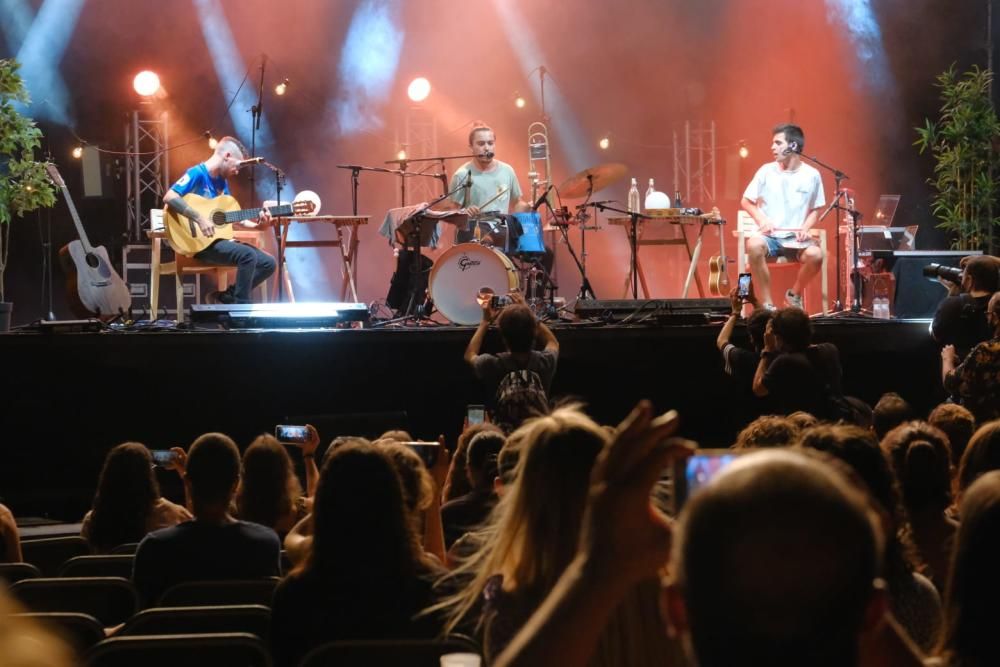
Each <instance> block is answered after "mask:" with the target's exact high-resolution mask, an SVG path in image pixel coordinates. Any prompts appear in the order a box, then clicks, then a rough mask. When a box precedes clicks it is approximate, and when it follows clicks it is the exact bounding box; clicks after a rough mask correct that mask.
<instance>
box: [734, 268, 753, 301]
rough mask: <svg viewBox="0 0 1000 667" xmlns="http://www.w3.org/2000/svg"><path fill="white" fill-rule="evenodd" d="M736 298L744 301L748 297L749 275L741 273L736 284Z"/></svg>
mask: <svg viewBox="0 0 1000 667" xmlns="http://www.w3.org/2000/svg"><path fill="white" fill-rule="evenodd" d="M736 296H738V297H740V298H741V299H746V298H748V297H749V296H750V274H749V273H741V274H740V277H739V280H738V281H737V283H736Z"/></svg>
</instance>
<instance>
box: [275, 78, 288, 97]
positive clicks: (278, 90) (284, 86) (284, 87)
mask: <svg viewBox="0 0 1000 667" xmlns="http://www.w3.org/2000/svg"><path fill="white" fill-rule="evenodd" d="M287 92H288V79H284V80H283V81H282V82H281V83H279V84H278V85H277V86H275V87H274V94H275V95H278V96H281V95H284V94H285V93H287Z"/></svg>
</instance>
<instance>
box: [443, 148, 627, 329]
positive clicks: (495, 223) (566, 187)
mask: <svg viewBox="0 0 1000 667" xmlns="http://www.w3.org/2000/svg"><path fill="white" fill-rule="evenodd" d="M626 172H627V167H626V166H625V165H623V164H618V163H612V164H603V165H599V166H596V167H591V168H589V169H585V170H583V171H581V172H580V173H578V174H574V175H573V176H571V177H570V178H568V179H567V180H566V181H564V182H563V184H562V185H561V186H560V187H558V188H556V191H557V193H558V195H559V196H560V198H562V197H565V198H567V199H578V198H581V197H583V198H584V199H585V202H584V204H582V205H581V206H578V207H577V213H576V215H570V213H569V210H568V208H567V207H565V206H559V207H552V206H551V205H549V208H550V213H551V215H552V220H551V223H550V225H548V226H545V227H543V226H542V222H541V215H540V214H539V213H538V212H537V210H536V211H532V212H529V213H514V214H512V215H493V216H479V217H478V218H475V217H474V219H475V222H476V227H477V229H478V233H477V236H478V238H477V240H475V241H471V242H468V243H460V244H458V245H455V246H452V247H451V248H449V249H448V250H447V251H445V252H444V253H443V254H442V255H441V256H440V257H438V259H437V260H436V261H435V263H434V267H433V268H432V269H431V273H430V279H429V281H428V290H427V291H428V294H429V295H430V298H431V299H432V301H433V302H434V305H435V306H436V307H437V309H438V311H439V312H440V313H441V314H442V315H444V316H445V317H446V318H448V320H450V321H451V322H454V323H455V324H462V325H469V326H473V325H476V324H478V323H479V321H480V320H481V318H482V308H481V307H480V305H479V302H478V300H477V297H478V295H479V294H480V293H488V294H501V295H503V294H507V293H508V292H510V291H513V290H516V289H520V288H521V287H524V292H525V297H526V301H527V303H528V304H529V305H530V306H531V307H532V308H533V309H534V310H536V312H539V311H545V310H546V309H548V312H549V313H550V314H554V308H552V302H553V299H554V294H555V289H556V288H555V285H554V283H553V282H552V280H551V277H550V276H549V273H548V270H546V268H545V266H543V258H545V256H546V248H545V242H544V239H543V233H544V232H545V231H550V230H559V231H560V232H561V233H562V235H563V238H564V240H565V241H566V246H567V248H568V250H569V252H570V255H571V257H572V258H573V260H574V262H575V263H576V266H577V268H578V269H579V271H580V276H581V279H582V285H581V288H580V295H581V296H590V297H591V298H594V294H593V290H592V289H591V287H590V283H589V281H588V280H587V272H586V266H585V263H584V262H581V260H580V258H579V257H578V256H577V254H576V252H575V251H574V250H573V246H572V244H570V243H569V238H568V229H569V226H570V225H571V224H579V225H580V230H581V252H582V254H583V256H584V257H586V245H585V244H586V241H585V234H583V232H584V231H585V230H586V229H587V227H586V221H587V220H588V219H589V216H588V215H587V213H586V209H587V207H588V206H591V205H592V204H591V203H590V198H591V196H592V195H593V193H595V192H597V191H599V190H601V189H603V188H605V187H607V186H609V185H611V184H613V183H615V182H617V181H619V180H621V179H623V178H624V177H625V174H626ZM542 203H543V204H546V205H548V200H547V199H544V197H543V200H542ZM602 203H603V202H602ZM545 292H548V298H547V299H546V297H545Z"/></svg>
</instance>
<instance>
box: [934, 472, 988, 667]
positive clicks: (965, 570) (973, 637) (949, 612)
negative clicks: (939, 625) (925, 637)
mask: <svg viewBox="0 0 1000 667" xmlns="http://www.w3.org/2000/svg"><path fill="white" fill-rule="evenodd" d="M961 512H962V525H961V527H960V528H959V529H958V537H957V539H956V541H955V552H954V559H953V561H952V569H951V575H950V576H949V578H948V586H947V592H946V594H945V604H944V615H945V626H944V636H943V638H942V640H941V646H940V651H939V656H940V662H938V663H936V664H939V665H942V666H943V667H986V665H1000V642H998V641H997V636H996V634H995V633H996V604H997V600H998V599H1000V569H998V568H997V563H998V562H1000V471H992V472H988V473H986V474H984V475H983V476H981V477H980V478H979V479H977V480H976V481H975V482H974V483H973V484H972V485H971V486H970V487H969V489H968V490H967V492H966V493H965V494H964V495H963V496H962V505H961Z"/></svg>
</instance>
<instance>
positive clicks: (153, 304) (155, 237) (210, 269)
mask: <svg viewBox="0 0 1000 667" xmlns="http://www.w3.org/2000/svg"><path fill="white" fill-rule="evenodd" d="M147 236H148V237H149V240H150V243H151V246H152V247H151V260H150V267H149V306H150V310H151V311H152V317H153V318H154V319H155V318H156V314H157V311H158V309H159V306H160V276H174V290H175V292H174V293H175V295H176V300H177V321H178V322H183V321H184V276H189V275H194V276H200V275H202V274H206V273H209V274H213V275H214V276H215V282H216V285H217V289H219V291H225V290H226V288H227V287H229V276H230V274H233V275H235V273H236V269H235V268H234V267H231V266H215V265H214V264H205V263H204V262H200V261H198V260H197V259H194V258H193V257H185V256H184V255H181V254H179V253H174V261H172V262H163V261H162V253H163V241H164V240H165V239H166V238H167V233H166V231H165V230H164V226H163V209H161V208H153V209H150V210H149V231H148V232H147ZM234 238H235V239H236V240H238V241H242V242H243V243H249V244H251V245H255V246H258V247H260V245H261V241H262V236H261V232H260V231H250V230H245V229H244V230H237V231H236V232H235V237H234ZM259 287H260V291H261V295H262V300H264V301H267V293H268V292H267V281H264V282H263V283H261V285H260V286H259ZM200 289H201V281H197V282H196V287H195V295H194V298H195V303H201V294H200V293H199V292H200Z"/></svg>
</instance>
